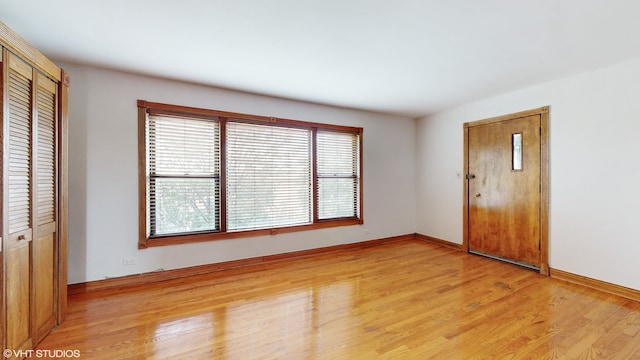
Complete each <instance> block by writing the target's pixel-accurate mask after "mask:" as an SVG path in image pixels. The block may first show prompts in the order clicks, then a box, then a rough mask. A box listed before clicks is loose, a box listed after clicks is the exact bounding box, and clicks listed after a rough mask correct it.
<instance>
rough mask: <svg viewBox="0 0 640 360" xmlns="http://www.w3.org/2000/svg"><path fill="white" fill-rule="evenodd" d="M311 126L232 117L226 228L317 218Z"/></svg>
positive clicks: (291, 222)
mask: <svg viewBox="0 0 640 360" xmlns="http://www.w3.org/2000/svg"><path fill="white" fill-rule="evenodd" d="M311 163H312V158H311V131H310V130H308V129H299V128H289V127H278V126H268V125H258V124H251V123H242V122H228V123H227V131H226V165H227V166H226V173H227V177H226V183H227V184H226V185H227V189H226V190H227V193H226V199H227V208H226V210H227V212H226V213H227V229H228V230H230V231H233V230H247V229H261V228H271V227H280V226H290V225H298V224H308V223H311V222H312V182H311V179H312V174H311Z"/></svg>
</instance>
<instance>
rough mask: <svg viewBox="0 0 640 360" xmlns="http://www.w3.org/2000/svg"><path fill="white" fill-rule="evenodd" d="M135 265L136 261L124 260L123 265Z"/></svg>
mask: <svg viewBox="0 0 640 360" xmlns="http://www.w3.org/2000/svg"><path fill="white" fill-rule="evenodd" d="M135 264H136V259H127V258H123V259H122V265H125V266H130V265H135Z"/></svg>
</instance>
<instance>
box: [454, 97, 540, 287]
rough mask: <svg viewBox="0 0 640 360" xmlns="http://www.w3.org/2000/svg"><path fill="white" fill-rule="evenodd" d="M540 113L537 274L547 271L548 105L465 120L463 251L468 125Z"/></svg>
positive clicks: (464, 241) (466, 217) (465, 243)
mask: <svg viewBox="0 0 640 360" xmlns="http://www.w3.org/2000/svg"><path fill="white" fill-rule="evenodd" d="M532 115H540V274H542V275H547V276H548V275H549V106H543V107H540V108H537V109H531V110H526V111H521V112H517V113H514V114H507V115H502V116H496V117H492V118H488V119H483V120H478V121H472V122H467V123H464V124H463V129H464V153H463V156H464V167H463V169H464V174H465V178H464V181H463V183H464V193H463V210H462V226H463V227H462V251H464V252H467V253H468V252H469V180H468V179H467V178H466V175H467V174H468V173H469V128H472V127H476V126H481V125H487V124H493V123H498V122H503V121H509V120H515V119H520V118H524V117H528V116H532Z"/></svg>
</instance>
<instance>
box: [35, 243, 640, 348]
mask: <svg viewBox="0 0 640 360" xmlns="http://www.w3.org/2000/svg"><path fill="white" fill-rule="evenodd" d="M38 349H43V350H44V349H49V350H56V349H71V350H79V351H80V352H81V354H82V356H81V358H83V359H85V358H86V359H581V358H585V359H640V303H638V302H634V301H632V300H628V299H625V298H621V297H617V296H615V295H610V294H607V293H602V292H598V291H595V290H592V289H589V288H586V287H581V286H579V285H574V284H570V283H567V282H563V281H559V280H556V279H552V278H548V277H544V276H541V275H539V274H537V273H535V272H532V271H530V270H527V269H523V268H520V267H517V266H514V265H510V264H505V263H501V262H498V261H495V260H491V259H486V258H483V257H479V256H475V255H470V254H465V253H462V252H459V251H455V250H453V249H448V248H444V247H439V246H437V245H433V244H429V243H426V242H420V241H402V242H396V243H391V244H384V245H380V246H375V247H369V248H364V249H350V250H345V251H339V252H333V253H330V254H321V255H318V256H315V257H310V258H303V259H291V260H287V261H281V262H277V263H267V264H259V265H255V266H250V267H244V268H236V269H229V270H225V271H220V272H216V273H211V274H206V275H198V276H193V277H188V278H181V279H175V280H170V281H164V282H160V283H155V284H147V285H138V286H135V287H131V288H123V289H110V290H103V291H96V292H91V293H82V294H74V295H70V296H69V301H68V316H67V321H66V322H64V323H63V324H62V326H60V327H59V328H57V329H55V330H54V331H53V332H52V333H51V334H50V335H49V336H48V337H47V338H45V339H44V340H43V342H42V343H41V344H40V345H39V347H38Z"/></svg>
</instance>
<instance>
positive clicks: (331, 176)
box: [316, 130, 360, 220]
mask: <svg viewBox="0 0 640 360" xmlns="http://www.w3.org/2000/svg"><path fill="white" fill-rule="evenodd" d="M359 146H360V140H359V135H358V134H355V133H347V132H338V131H328V130H318V132H317V134H316V166H317V167H316V171H317V186H318V188H317V200H316V201H317V208H318V219H320V220H326V219H336V218H354V217H357V216H359V214H358V212H359V209H360V207H359V202H360V201H359V196H360V188H359V186H360V180H359V178H360V173H359V171H360V164H359V157H360V156H359V153H360V150H359Z"/></svg>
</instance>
